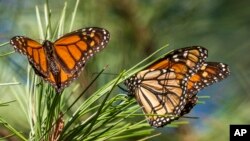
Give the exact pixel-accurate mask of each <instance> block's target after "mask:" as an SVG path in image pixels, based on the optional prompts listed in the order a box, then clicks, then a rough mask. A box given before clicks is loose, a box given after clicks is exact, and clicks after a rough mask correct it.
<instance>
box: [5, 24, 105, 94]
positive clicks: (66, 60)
mask: <svg viewBox="0 0 250 141" xmlns="http://www.w3.org/2000/svg"><path fill="white" fill-rule="evenodd" d="M109 38H110V35H109V32H108V31H107V30H105V29H103V28H98V27H89V28H83V29H79V30H76V31H73V32H71V33H68V34H65V35H63V36H62V37H60V38H59V39H57V40H56V41H55V42H51V41H48V40H45V41H44V42H43V43H42V44H40V43H38V42H37V41H34V40H32V39H30V38H28V37H24V36H15V37H13V38H12V39H11V40H10V44H11V45H12V46H14V49H15V51H17V52H19V53H21V54H24V55H26V56H27V58H28V61H29V63H30V64H31V66H32V67H33V69H34V71H35V73H36V74H37V75H39V76H40V77H41V78H43V79H44V80H45V81H47V82H48V83H50V84H51V85H52V86H53V87H54V88H55V89H56V91H57V93H60V92H62V91H63V89H64V88H65V87H67V86H69V84H70V83H72V81H73V80H75V79H76V78H78V77H79V75H80V72H81V70H83V68H84V66H85V63H86V62H87V61H88V60H89V59H90V58H91V57H92V56H93V55H94V54H96V53H97V52H99V51H100V50H102V49H103V48H105V47H106V46H107V43H108V41H109Z"/></svg>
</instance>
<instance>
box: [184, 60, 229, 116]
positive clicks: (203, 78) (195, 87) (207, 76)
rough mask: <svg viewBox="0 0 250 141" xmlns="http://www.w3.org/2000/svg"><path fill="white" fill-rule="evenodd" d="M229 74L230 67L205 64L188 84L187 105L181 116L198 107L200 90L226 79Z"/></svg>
mask: <svg viewBox="0 0 250 141" xmlns="http://www.w3.org/2000/svg"><path fill="white" fill-rule="evenodd" d="M229 74H230V71H229V67H228V65H226V64H223V63H219V62H205V63H204V64H203V65H202V67H201V68H200V69H199V70H198V71H197V72H196V73H195V74H193V75H192V76H191V77H190V79H189V80H188V82H187V94H188V98H187V104H186V105H185V108H184V109H183V111H182V113H181V115H184V114H187V113H189V112H190V110H191V109H192V108H193V107H194V106H195V105H196V103H197V100H198V97H197V96H196V95H197V93H198V92H199V90H201V89H203V88H205V87H207V86H209V85H212V84H213V83H216V82H219V81H221V80H223V79H225V78H226V77H227V76H229Z"/></svg>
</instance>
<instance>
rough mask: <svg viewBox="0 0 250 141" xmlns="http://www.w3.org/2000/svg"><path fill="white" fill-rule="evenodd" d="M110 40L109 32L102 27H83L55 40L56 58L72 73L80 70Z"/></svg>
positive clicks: (66, 70) (64, 68)
mask: <svg viewBox="0 0 250 141" xmlns="http://www.w3.org/2000/svg"><path fill="white" fill-rule="evenodd" d="M108 41H109V32H108V31H107V30H105V29H102V28H97V27H92V28H83V29H79V30H77V31H74V32H71V33H68V34H66V35H64V36H62V37H61V38H59V39H58V40H56V41H55V42H54V52H55V56H56V59H57V61H58V63H59V64H60V66H61V67H62V69H63V70H64V71H65V72H67V73H70V74H75V73H76V72H78V71H80V69H81V68H82V67H83V66H84V64H85V63H86V61H87V60H88V59H89V58H90V57H92V56H93V55H94V54H95V53H97V52H99V51H100V50H101V49H103V48H104V47H105V46H106V45H107V43H108Z"/></svg>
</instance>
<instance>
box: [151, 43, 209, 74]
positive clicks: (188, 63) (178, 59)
mask: <svg viewBox="0 0 250 141" xmlns="http://www.w3.org/2000/svg"><path fill="white" fill-rule="evenodd" d="M207 53H208V51H207V49H205V48H204V47H201V46H191V47H185V48H181V49H177V50H173V51H171V52H170V53H168V54H167V55H166V56H164V57H163V58H161V59H159V60H157V61H156V62H154V63H153V64H151V65H150V66H148V67H147V69H167V68H172V69H174V70H175V71H176V72H178V73H182V74H185V75H186V76H187V77H188V76H191V75H192V74H193V73H195V72H197V70H198V69H199V68H200V67H201V65H202V64H203V63H204V61H205V59H206V58H207Z"/></svg>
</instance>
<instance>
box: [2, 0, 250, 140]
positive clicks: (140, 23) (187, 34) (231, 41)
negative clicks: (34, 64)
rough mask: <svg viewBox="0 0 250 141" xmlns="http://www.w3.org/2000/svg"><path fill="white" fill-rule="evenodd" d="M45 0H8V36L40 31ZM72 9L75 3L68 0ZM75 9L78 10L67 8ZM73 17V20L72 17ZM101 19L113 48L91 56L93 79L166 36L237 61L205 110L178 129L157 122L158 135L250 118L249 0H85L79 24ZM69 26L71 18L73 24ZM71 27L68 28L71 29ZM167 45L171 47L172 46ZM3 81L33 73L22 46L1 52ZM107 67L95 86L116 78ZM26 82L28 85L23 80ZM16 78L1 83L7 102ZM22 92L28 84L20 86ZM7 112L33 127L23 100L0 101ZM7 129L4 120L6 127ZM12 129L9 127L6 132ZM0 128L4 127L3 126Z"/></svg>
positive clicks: (205, 133)
mask: <svg viewBox="0 0 250 141" xmlns="http://www.w3.org/2000/svg"><path fill="white" fill-rule="evenodd" d="M43 3H44V2H43V1H39V0H36V1H28V0H23V1H19V0H9V1H7V0H3V1H0V26H1V28H0V41H1V43H3V42H8V40H9V39H10V38H11V37H12V36H15V35H25V36H29V37H31V38H33V39H36V40H38V41H39V40H41V39H39V35H38V31H37V30H38V28H37V27H38V26H37V21H36V15H35V8H34V7H35V5H38V6H39V7H40V8H43ZM67 4H68V9H67V11H73V10H72V9H73V7H74V3H71V2H68V3H67ZM63 6H64V2H63V1H60V2H59V1H51V2H50V7H51V9H52V11H51V12H52V13H53V15H52V17H51V18H52V26H55V25H56V23H57V22H58V19H59V15H60V12H61V10H62V8H63ZM67 14H68V15H66V19H67V16H68V17H69V16H70V13H67ZM70 20H71V19H67V20H66V23H65V25H68V24H70V22H71V21H70ZM89 26H98V27H103V28H106V29H107V30H109V31H110V33H111V41H110V43H109V45H108V47H107V48H106V49H104V50H103V51H102V52H101V53H98V55H96V56H95V57H94V58H93V59H91V60H90V61H89V62H88V63H87V66H86V68H85V70H84V72H83V73H82V75H81V77H80V78H79V79H78V83H80V85H83V86H84V85H86V83H88V81H89V80H90V79H91V78H92V77H93V73H96V72H98V71H99V70H101V69H102V68H103V67H104V66H106V65H109V70H108V72H110V73H114V74H117V73H119V72H120V71H121V70H123V69H128V68H130V67H132V66H133V65H134V64H136V63H137V62H139V61H140V60H142V59H143V58H145V57H146V56H148V55H150V54H151V53H152V52H153V51H155V50H157V49H158V48H160V47H162V46H163V45H165V44H167V43H168V44H170V47H169V50H171V49H176V48H180V47H185V46H191V45H202V46H204V47H206V48H207V49H208V50H209V58H208V60H210V61H218V62H224V63H226V64H228V65H229V66H230V69H231V76H230V77H229V78H228V79H226V80H224V81H223V82H221V83H219V84H215V86H212V87H209V88H206V89H205V90H204V91H202V92H201V93H200V95H202V94H205V95H210V96H211V98H210V99H208V100H206V102H207V103H206V104H204V105H202V104H199V105H197V106H196V107H195V108H194V109H193V112H191V113H190V116H198V117H200V118H199V119H198V120H193V119H187V120H189V121H191V123H190V124H188V125H186V126H184V125H183V126H181V127H179V128H177V129H172V128H171V129H169V128H163V129H157V130H156V132H162V134H161V135H160V136H159V137H157V138H155V139H154V140H160V139H162V140H167V139H169V140H180V141H185V140H186V141H189V140H192V141H196V140H202V141H206V140H207V141H209V140H218V141H221V140H228V131H229V125H230V124H249V123H250V118H249V116H250V111H249V107H250V103H249V100H250V93H249V89H248V87H249V85H250V80H249V78H250V72H249V70H250V56H249V54H248V53H249V52H250V40H249V37H250V32H249V31H250V1H248V0H241V1H234V0H189V1H185V0H180V1H174V0H151V1H150V0H144V1H140V0H119V1H118V0H84V1H80V5H79V9H78V11H77V15H76V22H75V25H74V26H73V29H74V30H75V29H78V28H83V27H89ZM67 27H69V26H67ZM68 30H69V29H66V31H65V32H68ZM10 51H13V48H12V47H10V46H5V47H1V48H0V52H1V54H3V53H6V52H10ZM164 53H165V52H164ZM0 66H1V69H0V83H7V82H13V81H19V82H22V83H24V85H25V78H26V74H25V73H26V71H25V70H26V68H27V60H26V58H25V57H22V56H20V55H19V54H17V53H14V54H12V55H9V56H8V57H1V58H0ZM112 78H113V76H112V75H103V76H102V78H101V79H100V80H99V81H98V83H97V85H96V87H95V88H98V87H100V86H102V85H103V84H105V83H107V82H108V81H109V80H110V79H112ZM20 87H24V86H20ZM18 90H19V89H15V90H13V89H12V88H11V86H0V102H1V103H2V102H6V101H10V100H14V99H15V97H14V96H13V94H12V93H13V91H18ZM20 94H21V92H20ZM0 113H1V116H2V117H5V118H6V119H8V121H9V122H11V123H13V124H15V125H16V127H17V128H18V129H22V130H25V129H27V128H28V127H27V126H26V125H27V124H26V121H25V117H24V116H23V115H24V114H22V110H21V109H20V108H19V106H18V103H16V104H10V106H9V107H8V108H6V107H0ZM0 132H1V128H0ZM3 132H4V131H2V133H3ZM2 133H0V135H1V134H2Z"/></svg>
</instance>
